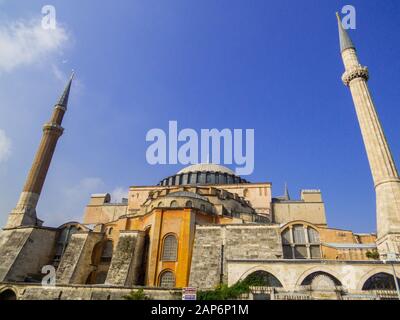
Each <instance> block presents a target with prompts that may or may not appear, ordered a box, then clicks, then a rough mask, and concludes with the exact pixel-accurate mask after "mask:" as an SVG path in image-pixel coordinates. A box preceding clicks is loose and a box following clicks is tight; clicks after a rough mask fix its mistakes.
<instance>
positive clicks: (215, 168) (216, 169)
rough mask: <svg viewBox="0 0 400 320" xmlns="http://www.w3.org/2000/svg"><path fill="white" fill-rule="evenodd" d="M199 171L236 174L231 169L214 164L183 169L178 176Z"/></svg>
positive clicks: (203, 164) (195, 165)
mask: <svg viewBox="0 0 400 320" xmlns="http://www.w3.org/2000/svg"><path fill="white" fill-rule="evenodd" d="M197 171H200V172H201V171H208V172H221V173H227V174H232V175H234V174H235V173H234V172H233V171H232V170H231V169H229V168H227V167H224V166H221V165H219V164H214V163H199V164H194V165H191V166H189V167H186V168H183V169H182V170H181V171H179V172H178V174H182V173H188V172H197Z"/></svg>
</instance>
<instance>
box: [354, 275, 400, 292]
mask: <svg viewBox="0 0 400 320" xmlns="http://www.w3.org/2000/svg"><path fill="white" fill-rule="evenodd" d="M397 281H398V282H399V283H400V279H399V278H397ZM362 290H364V291H369V290H396V284H395V282H394V276H393V275H391V274H389V273H386V272H380V273H376V274H374V275H373V276H371V277H369V278H368V280H367V281H365V283H364V285H363V287H362Z"/></svg>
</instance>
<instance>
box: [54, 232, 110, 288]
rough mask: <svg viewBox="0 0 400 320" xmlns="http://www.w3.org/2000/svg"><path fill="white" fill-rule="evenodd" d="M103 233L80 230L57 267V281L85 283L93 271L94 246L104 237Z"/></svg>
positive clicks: (74, 235) (73, 237)
mask: <svg viewBox="0 0 400 320" xmlns="http://www.w3.org/2000/svg"><path fill="white" fill-rule="evenodd" d="M103 236H104V235H103V233H97V232H79V233H75V234H73V235H72V237H71V240H70V242H69V244H68V246H67V248H66V250H65V252H64V254H63V256H62V258H61V261H60V265H59V267H58V269H57V274H56V279H57V283H62V284H69V283H70V284H74V283H75V284H83V283H86V279H87V277H88V275H89V274H90V272H91V271H93V266H92V265H91V264H92V253H93V249H94V246H95V245H96V244H97V243H99V242H100V241H101V240H102V239H103Z"/></svg>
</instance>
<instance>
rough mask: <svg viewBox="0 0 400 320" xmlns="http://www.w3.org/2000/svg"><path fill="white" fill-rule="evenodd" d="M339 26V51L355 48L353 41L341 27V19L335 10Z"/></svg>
mask: <svg viewBox="0 0 400 320" xmlns="http://www.w3.org/2000/svg"><path fill="white" fill-rule="evenodd" d="M336 17H337V20H338V27H339V39H340V52H343V51H344V50H347V49H350V48H352V49H355V48H356V47H355V46H354V44H353V42H352V41H351V39H350V37H349V35H348V33H347V31H346V29H345V28H344V27H343V23H342V19H341V18H340V15H339V12H336Z"/></svg>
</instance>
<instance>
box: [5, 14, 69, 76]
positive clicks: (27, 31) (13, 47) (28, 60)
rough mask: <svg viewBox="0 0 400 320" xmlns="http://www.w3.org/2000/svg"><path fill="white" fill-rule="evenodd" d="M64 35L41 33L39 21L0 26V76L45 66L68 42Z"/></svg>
mask: <svg viewBox="0 0 400 320" xmlns="http://www.w3.org/2000/svg"><path fill="white" fill-rule="evenodd" d="M68 38H69V37H68V34H67V31H66V30H65V29H64V28H63V27H62V26H59V24H58V25H57V28H56V29H54V30H53V29H43V28H42V26H41V22H40V20H31V21H23V20H19V21H14V22H11V23H8V24H7V25H4V24H3V25H2V26H0V48H1V50H0V72H2V71H3V72H4V71H7V72H9V71H11V70H13V69H15V68H17V67H19V66H23V65H32V64H35V63H41V62H47V61H48V59H49V58H50V56H51V55H53V54H55V53H57V52H58V53H59V52H60V50H61V49H62V47H63V46H64V45H65V43H66V42H67V41H68Z"/></svg>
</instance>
